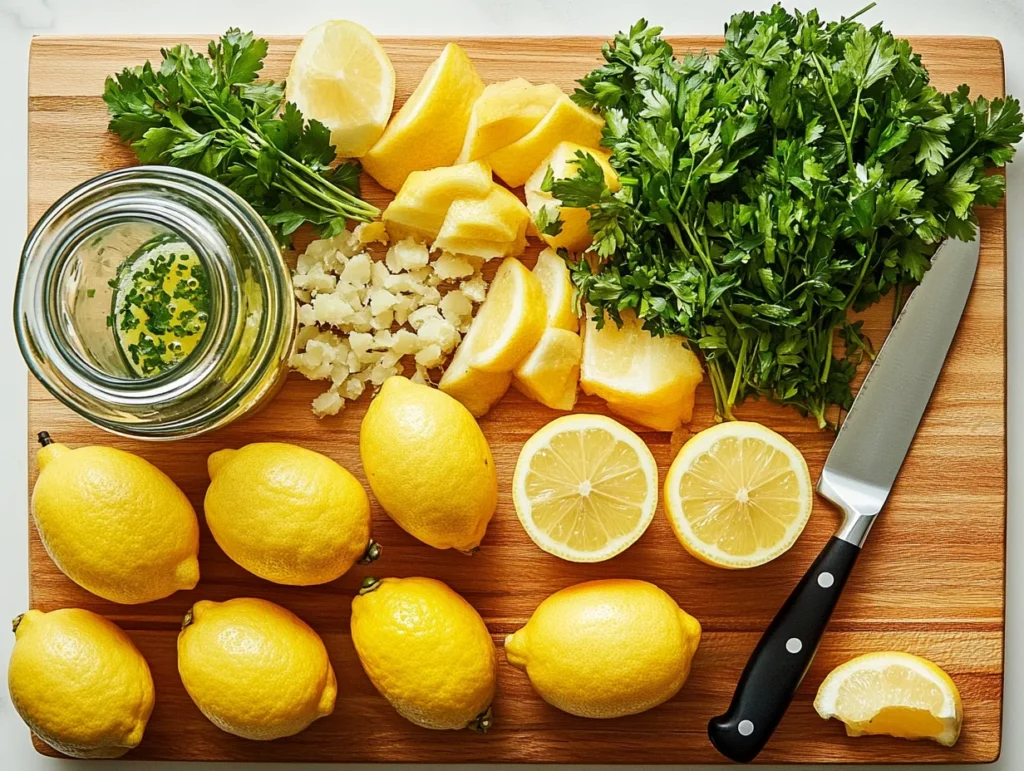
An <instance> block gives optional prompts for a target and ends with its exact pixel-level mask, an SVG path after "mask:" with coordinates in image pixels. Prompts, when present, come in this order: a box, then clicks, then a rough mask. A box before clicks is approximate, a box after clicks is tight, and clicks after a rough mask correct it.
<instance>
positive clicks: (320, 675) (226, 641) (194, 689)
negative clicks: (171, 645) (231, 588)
mask: <svg viewBox="0 0 1024 771" xmlns="http://www.w3.org/2000/svg"><path fill="white" fill-rule="evenodd" d="M178 674H180V675H181V682H182V683H183V684H184V686H185V690H186V691H188V695H189V696H190V697H191V698H192V701H194V702H195V705H196V706H197V707H199V710H200V711H201V712H202V713H203V714H204V715H206V717H207V718H209V720H210V721H211V722H212V723H213V724H214V725H216V726H217V727H218V728H220V729H221V730H223V731H227V732H228V733H230V734H235V735H236V736H241V737H242V738H244V739H258V740H268V739H280V738H281V737H284V736H293V735H295V734H297V733H299V732H300V731H303V730H305V729H306V728H307V727H308V726H309V724H310V723H312V722H313V721H314V720H317V719H319V718H322V717H324V716H326V715H329V714H331V712H333V711H334V700H335V697H336V696H337V694H338V683H337V680H335V677H334V669H332V667H331V662H330V661H329V660H328V658H327V649H326V648H325V647H324V643H323V641H322V640H321V639H320V636H319V635H318V634H317V633H316V632H314V631H313V630H312V629H311V628H310V627H309V626H308V625H307V624H306V623H305V622H304V621H303V620H302V619H300V618H299V617H298V616H296V615H295V614H294V613H291V612H290V611H288V610H285V609H284V608H282V607H281V606H280V605H275V604H274V603H272V602H267V601H266V600H257V599H251V598H247V597H239V598H236V599H233V600H228V601H227V602H210V601H209V600H201V601H199V602H197V603H196V604H195V605H193V606H192V609H191V610H190V611H189V612H188V615H186V616H185V621H184V622H183V623H182V629H181V632H180V633H179V634H178Z"/></svg>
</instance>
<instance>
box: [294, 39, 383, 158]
mask: <svg viewBox="0 0 1024 771" xmlns="http://www.w3.org/2000/svg"><path fill="white" fill-rule="evenodd" d="M288 100H289V101H291V102H295V104H296V106H297V107H298V108H299V109H300V110H302V114H303V115H305V116H306V118H315V119H316V120H318V121H320V122H321V123H323V124H324V125H325V126H327V128H328V129H330V131H331V144H332V145H334V146H335V147H336V149H337V153H338V155H339V156H340V157H342V158H359V157H360V156H362V155H364V154H365V153H366V151H367V150H369V149H370V148H371V147H373V144H374V143H375V142H376V141H377V140H378V139H380V136H381V134H383V133H384V127H385V126H386V125H387V122H388V118H390V117H391V108H392V107H393V106H394V103H395V70H394V68H393V67H392V66H391V60H390V59H389V58H388V55H387V53H386V52H385V51H384V49H383V48H382V47H381V45H380V43H378V42H377V38H375V37H374V36H373V35H371V34H370V32H369V31H368V30H367V29H366V28H365V27H362V26H360V25H359V24H356V23H355V22H351V21H325V22H324V23H323V24H318V25H317V26H315V27H313V29H311V30H310V31H309V32H307V33H306V36H305V37H304V38H303V39H302V42H301V43H300V44H299V48H298V50H297V51H296V52H295V58H293V59H292V66H291V71H290V72H289V73H288Z"/></svg>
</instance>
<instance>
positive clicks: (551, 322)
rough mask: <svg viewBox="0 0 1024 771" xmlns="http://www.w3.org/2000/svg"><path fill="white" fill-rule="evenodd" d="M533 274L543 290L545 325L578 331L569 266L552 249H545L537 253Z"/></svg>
mask: <svg viewBox="0 0 1024 771" xmlns="http://www.w3.org/2000/svg"><path fill="white" fill-rule="evenodd" d="M533 275H535V276H536V277H537V280H538V281H540V286H541V289H543V290H544V302H545V304H546V307H547V312H548V316H547V325H548V326H549V327H554V328H556V329H567V330H569V331H570V332H578V331H579V328H580V319H579V316H578V315H577V314H576V311H575V309H574V308H573V293H574V291H575V290H574V289H573V285H572V279H571V278H570V277H569V266H568V265H566V264H565V260H563V259H562V258H561V257H559V256H558V253H557V252H555V250H554V249H545V250H544V251H542V252H541V253H540V254H539V255H537V264H536V265H534V266H533Z"/></svg>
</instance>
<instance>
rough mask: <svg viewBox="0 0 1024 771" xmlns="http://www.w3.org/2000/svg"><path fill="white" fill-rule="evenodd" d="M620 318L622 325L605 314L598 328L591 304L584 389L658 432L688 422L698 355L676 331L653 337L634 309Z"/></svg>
mask: <svg viewBox="0 0 1024 771" xmlns="http://www.w3.org/2000/svg"><path fill="white" fill-rule="evenodd" d="M621 318H622V327H621V328H620V327H619V326H618V325H617V324H616V323H615V321H614V320H613V319H611V318H609V317H607V316H606V317H605V319H604V325H603V326H602V327H601V328H600V329H598V325H597V322H596V321H594V318H593V309H592V308H588V309H587V321H586V324H585V325H584V332H583V360H582V362H581V365H580V385H581V386H582V387H583V392H584V393H587V394H592V395H596V396H599V397H601V398H602V399H604V400H605V401H606V402H608V407H609V409H610V410H612V412H615V413H617V414H621V415H622V416H623V417H626V418H628V419H630V420H633V421H635V422H637V423H640V424H641V425H644V426H647V427H648V428H653V429H655V430H657V431H673V430H675V429H676V428H678V427H679V426H680V424H681V423H688V422H689V421H690V419H691V418H692V417H693V401H694V395H695V393H696V390H697V386H698V385H700V381H701V379H702V378H703V373H702V372H701V367H700V361H699V360H698V359H697V356H696V355H695V354H694V353H693V351H691V350H689V349H688V348H687V347H686V341H685V340H684V339H683V338H682V337H679V336H678V335H666V336H665V337H655V336H653V335H652V334H651V333H650V332H648V331H647V330H646V329H644V328H643V322H641V321H640V320H639V319H638V318H637V317H636V314H634V313H633V312H632V311H628V310H626V311H622V312H621Z"/></svg>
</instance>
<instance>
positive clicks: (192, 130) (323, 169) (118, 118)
mask: <svg viewBox="0 0 1024 771" xmlns="http://www.w3.org/2000/svg"><path fill="white" fill-rule="evenodd" d="M267 48H268V44H267V41H266V40H262V39H259V38H254V37H253V35H252V33H250V32H245V33H243V32H241V31H239V30H237V29H229V30H228V31H227V33H225V34H224V35H223V36H222V37H221V38H220V39H219V40H217V41H211V42H210V44H209V47H208V53H209V58H207V57H206V56H203V55H202V54H201V53H196V52H194V51H193V50H192V49H191V48H189V47H188V46H187V45H178V46H175V47H174V48H171V49H163V50H162V51H161V54H162V55H163V62H162V63H161V65H160V66H159V68H154V67H153V65H152V64H151V63H150V62H146V63H145V64H144V65H143V66H141V67H134V68H130V69H125V70H124V71H123V72H121V73H120V74H119V75H116V76H114V77H111V78H107V81H106V87H105V89H104V92H103V100H104V101H105V102H106V103H107V109H108V111H109V113H110V116H111V118H110V124H109V129H110V131H112V132H114V133H115V134H117V135H118V136H119V137H120V138H121V140H122V141H124V142H128V143H130V144H131V146H132V149H133V150H134V151H135V154H136V156H137V157H138V159H139V161H141V162H142V163H154V164H164V165H170V166H179V167H181V168H185V169H190V170H192V171H197V172H199V173H201V174H205V175H206V176H208V177H211V178H213V179H215V180H217V181H218V182H221V183H223V184H225V185H227V186H228V187H230V188H231V189H232V190H234V191H235V192H236V193H238V194H239V195H241V196H242V197H243V198H245V199H246V200H247V201H248V202H249V203H250V204H252V206H253V208H255V209H256V211H257V212H259V214H260V215H261V216H262V217H263V219H264V220H266V222H267V224H269V225H270V227H271V228H272V229H273V230H274V232H275V233H276V234H277V237H278V238H279V240H280V241H281V242H282V243H284V244H288V243H290V241H291V237H292V234H293V233H294V232H295V231H296V230H297V229H298V228H299V227H300V226H301V225H302V224H303V223H305V222H310V223H312V224H313V226H314V227H315V229H316V231H317V233H318V234H319V235H320V236H322V237H324V238H327V237H330V236H332V235H336V234H338V233H340V232H341V231H342V229H344V227H345V225H346V223H347V221H348V220H349V219H353V220H358V221H361V222H368V221H370V220H372V219H373V218H375V217H376V216H377V215H378V214H379V213H380V212H379V211H378V209H377V208H376V207H375V206H372V205H371V204H369V203H366V202H365V201H362V200H360V199H359V173H360V167H359V164H358V163H356V162H346V163H341V164H339V165H337V166H335V167H333V168H332V167H331V164H332V162H333V161H334V159H335V152H334V147H333V146H332V145H331V143H330V132H329V131H328V130H327V128H326V127H325V126H324V125H323V124H322V123H320V122H319V121H315V120H309V121H306V120H305V119H304V118H303V116H302V113H301V112H300V111H299V109H298V108H297V107H296V106H295V105H294V104H293V103H291V102H285V98H284V84H281V83H274V82H271V81H263V82H256V77H257V75H258V73H259V71H260V70H261V69H262V67H263V58H264V57H265V56H266V54H267Z"/></svg>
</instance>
